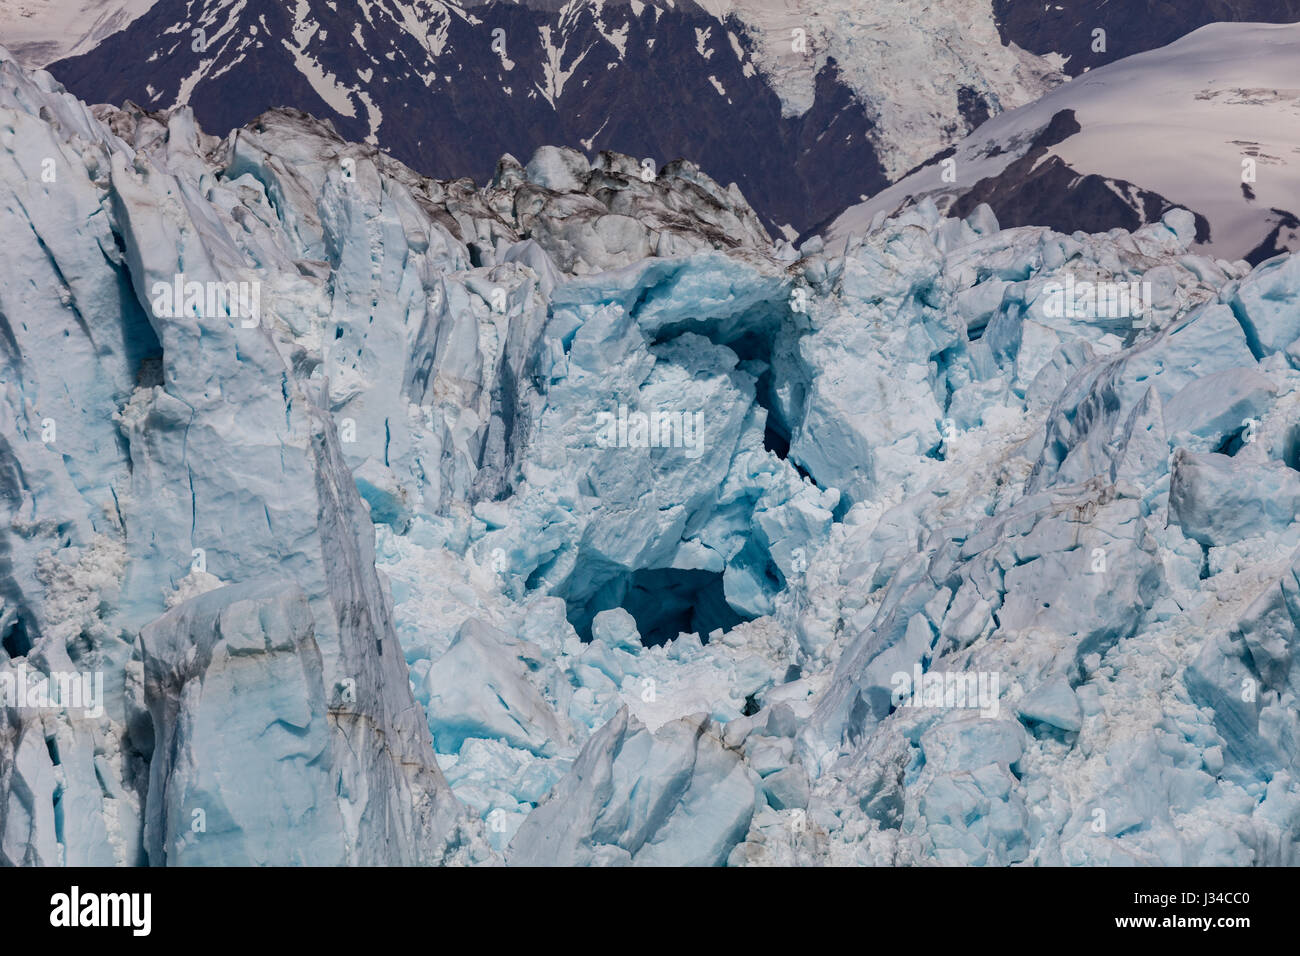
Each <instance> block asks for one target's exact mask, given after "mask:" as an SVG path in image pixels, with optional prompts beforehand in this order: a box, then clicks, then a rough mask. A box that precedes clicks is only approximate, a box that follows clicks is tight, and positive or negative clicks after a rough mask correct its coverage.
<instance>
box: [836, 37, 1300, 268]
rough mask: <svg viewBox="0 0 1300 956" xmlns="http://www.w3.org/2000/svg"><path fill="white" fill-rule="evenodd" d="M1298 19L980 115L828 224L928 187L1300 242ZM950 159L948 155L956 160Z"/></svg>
mask: <svg viewBox="0 0 1300 956" xmlns="http://www.w3.org/2000/svg"><path fill="white" fill-rule="evenodd" d="M1297 63H1300V24H1290V25H1266V24H1214V25H1211V26H1206V27H1203V28H1201V29H1200V30H1197V31H1196V32H1195V33H1193V34H1191V35H1190V36H1187V37H1185V38H1183V39H1181V40H1179V41H1177V42H1175V43H1171V44H1170V45H1169V46H1167V47H1164V48H1162V49H1159V50H1154V51H1151V52H1148V53H1142V54H1139V55H1137V56H1133V57H1130V58H1127V59H1125V60H1122V61H1120V62H1118V63H1113V64H1111V65H1109V66H1105V67H1102V68H1101V69H1098V70H1095V71H1092V72H1089V73H1087V74H1086V75H1084V76H1082V77H1079V78H1077V79H1075V80H1074V81H1072V82H1070V83H1068V84H1066V85H1064V86H1061V87H1059V88H1057V89H1056V90H1054V91H1053V92H1051V93H1049V94H1048V95H1047V96H1044V97H1043V98H1042V99H1040V100H1038V101H1037V102H1035V103H1032V104H1030V105H1028V106H1024V107H1022V108H1020V109H1017V110H1013V111H1010V112H1007V113H1004V114H1002V115H1000V116H997V117H995V118H994V119H992V120H990V121H989V122H988V123H986V124H985V125H983V126H981V127H980V128H979V129H978V130H976V131H975V132H974V133H973V134H971V135H970V136H968V137H967V138H966V139H965V140H963V141H962V142H960V143H959V144H957V146H956V148H955V150H954V151H953V152H951V153H949V154H948V155H947V156H945V157H942V158H936V159H935V160H933V161H932V163H931V164H930V165H927V166H925V167H924V168H922V169H920V170H918V171H917V172H915V173H913V174H912V175H910V176H908V177H906V178H905V179H903V180H901V181H900V182H898V183H896V184H894V185H893V186H891V187H890V188H888V189H886V190H884V191H883V192H881V193H880V194H878V195H876V196H873V197H872V198H871V199H870V201H868V202H866V203H863V204H860V205H858V206H855V207H853V208H851V209H849V210H846V211H845V212H844V213H843V214H842V215H841V216H839V217H838V218H837V219H836V220H835V221H834V223H833V224H832V225H831V226H830V228H829V230H828V236H829V237H830V238H831V239H833V240H836V241H843V240H844V239H845V238H846V237H847V236H848V235H849V234H850V233H853V232H855V231H856V232H859V233H860V232H861V231H862V230H864V229H865V228H866V227H867V226H869V225H870V223H871V221H872V219H873V218H874V217H875V216H876V215H877V214H880V213H883V214H886V215H887V214H890V213H892V212H894V211H895V210H896V209H898V208H899V207H900V206H901V205H903V204H905V203H907V202H909V201H915V200H916V199H918V198H920V197H922V196H928V197H930V198H932V199H933V200H934V201H935V202H936V203H937V204H938V205H939V207H940V208H941V209H943V210H948V209H952V210H953V211H954V212H956V213H962V214H964V213H965V212H967V211H969V210H970V209H973V208H974V206H975V205H977V204H979V203H980V202H987V203H989V204H990V205H991V206H992V207H993V209H994V211H995V212H996V213H997V215H998V217H999V219H1000V220H1001V221H1003V222H1004V223H1012V224H1031V223H1032V224H1037V225H1048V226H1053V227H1055V228H1058V229H1064V230H1066V231H1072V230H1074V229H1084V230H1087V231H1094V232H1095V231H1101V230H1104V229H1108V228H1113V227H1121V228H1129V229H1131V228H1136V227H1137V226H1138V225H1140V224H1142V223H1145V222H1149V221H1152V220H1154V219H1158V218H1159V217H1160V216H1161V215H1162V214H1163V213H1164V211H1165V210H1167V209H1168V208H1169V207H1170V206H1171V205H1179V206H1183V207H1185V208H1188V209H1191V210H1193V211H1194V212H1196V213H1197V214H1198V217H1199V219H1200V220H1201V223H1200V234H1199V235H1198V246H1199V247H1201V248H1203V249H1205V250H1207V251H1209V252H1211V253H1213V254H1214V255H1218V256H1223V257H1227V258H1232V259H1235V258H1249V259H1250V261H1252V262H1257V261H1261V260H1262V259H1264V258H1267V257H1268V256H1270V255H1273V254H1274V253H1275V252H1278V251H1282V250H1284V249H1293V248H1297V247H1300V218H1297V217H1298V216H1300V75H1298V74H1297V71H1296V64H1297ZM945 160H947V161H945Z"/></svg>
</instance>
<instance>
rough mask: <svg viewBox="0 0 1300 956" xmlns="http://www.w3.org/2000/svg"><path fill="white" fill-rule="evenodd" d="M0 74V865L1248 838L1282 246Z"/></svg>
mask: <svg viewBox="0 0 1300 956" xmlns="http://www.w3.org/2000/svg"><path fill="white" fill-rule="evenodd" d="M0 76H2V77H3V83H0V119H2V120H3V122H0V217H3V224H4V227H5V229H4V232H5V236H6V237H7V241H6V243H5V245H4V248H3V251H2V252H0V256H2V257H3V265H4V268H3V270H0V332H3V335H0V383H2V384H3V400H2V401H0V463H2V474H3V488H4V494H3V496H2V497H0V500H2V501H3V506H4V509H5V511H6V517H7V520H6V521H5V523H4V524H3V526H2V527H3V530H2V531H0V541H2V542H3V545H2V546H3V561H2V562H0V637H2V640H0V648H2V651H0V678H2V677H3V676H4V675H5V674H8V673H13V672H15V671H17V669H19V668H27V669H33V670H36V671H39V672H40V673H43V674H46V675H49V676H50V678H51V679H53V678H54V677H55V676H56V675H57V674H62V673H66V672H85V671H93V672H96V673H99V674H102V675H103V678H104V689H105V701H104V709H103V713H101V714H96V713H93V712H91V711H89V710H87V709H85V708H80V709H79V708H77V707H73V706H57V707H55V706H43V707H32V706H29V705H28V704H27V703H26V702H25V701H19V700H14V699H7V700H0V704H2V705H3V706H0V862H4V863H13V864H27V865H62V864H66V865H78V864H84V865H103V866H122V865H210V864H221V865H230V864H316V865H367V864H379V863H391V864H407V865H442V864H448V865H496V864H508V865H795V864H797V865H817V864H831V865H924V864H936V863H937V864H969V865H1011V864H1046V865H1055V864H1095V865H1107V864H1116V865H1131V864H1139V865H1149V864H1165V865H1171V864H1199V865H1247V864H1255V865H1260V864H1263V865H1286V864H1295V863H1296V862H1297V861H1298V860H1300V853H1298V852H1297V848H1298V846H1300V843H1298V839H1297V832H1298V830H1297V828H1298V826H1300V786H1298V785H1297V781H1296V775H1297V772H1300V766H1298V764H1300V726H1298V725H1297V722H1298V720H1300V718H1297V700H1296V698H1297V693H1300V658H1298V657H1297V655H1296V653H1295V648H1296V646H1297V627H1298V626H1300V526H1297V523H1296V511H1297V502H1298V501H1300V473H1298V469H1300V426H1298V425H1297V424H1296V422H1297V414H1296V413H1297V406H1298V405H1300V259H1297V258H1295V257H1294V256H1290V255H1282V256H1278V257H1275V258H1273V259H1270V260H1268V261H1266V262H1263V263H1261V264H1260V265H1258V266H1256V267H1254V268H1253V269H1252V268H1251V267H1250V266H1249V265H1248V264H1246V263H1245V262H1242V261H1237V262H1229V261H1225V260H1222V259H1214V258H1211V257H1209V256H1207V255H1204V254H1201V253H1199V252H1194V251H1192V249H1191V247H1192V245H1193V243H1194V240H1195V234H1196V224H1195V221H1194V217H1193V215H1192V214H1191V213H1190V212H1188V211H1186V210H1182V209H1174V210H1171V211H1169V212H1167V213H1166V214H1165V215H1164V217H1163V219H1162V220H1161V221H1160V222H1157V223H1152V224H1150V225H1147V226H1144V227H1142V228H1141V229H1139V230H1137V231H1136V232H1132V233H1128V232H1124V231H1121V230H1115V231H1112V232H1110V233H1106V234H1096V235H1087V234H1083V233H1075V234H1073V235H1064V234H1059V233H1056V232H1053V231H1051V230H1050V229H1047V228H1040V227H1018V228H1014V229H1001V228H1000V227H999V224H998V222H997V220H996V218H995V217H994V215H993V214H992V212H991V211H990V210H989V209H988V207H987V206H981V207H979V208H978V209H976V210H975V211H974V212H973V213H972V214H971V215H969V216H968V217H966V218H965V219H955V218H945V217H943V216H942V215H940V213H939V212H938V210H937V209H936V207H935V206H934V204H933V203H932V202H929V201H922V202H920V203H919V204H917V205H916V206H915V207H913V208H911V209H909V210H907V211H906V212H904V213H902V214H900V215H898V216H895V217H893V218H890V219H883V220H880V219H878V220H877V221H876V222H874V223H873V225H872V227H871V228H870V229H869V230H867V231H865V232H863V233H862V234H861V235H850V236H847V237H845V238H844V239H843V241H842V242H840V243H838V244H837V245H836V247H835V248H834V249H832V248H830V247H828V246H826V245H825V244H824V243H823V241H822V240H821V239H818V238H814V239H811V240H809V241H808V242H806V243H804V244H803V245H802V246H800V247H799V248H795V247H793V246H792V245H791V244H790V243H789V242H788V241H785V240H778V241H776V242H773V241H771V240H770V239H769V237H768V235H767V233H766V232H765V230H764V228H763V226H762V225H761V223H760V221H759V219H758V217H757V216H756V215H755V214H754V212H753V211H752V210H751V209H750V207H749V205H748V203H747V202H746V200H745V198H744V197H743V196H742V195H741V193H740V192H739V190H737V189H736V188H735V187H734V186H730V187H722V186H720V185H719V184H717V183H715V182H713V181H712V180H711V179H710V178H709V177H707V176H706V175H704V174H703V173H702V172H701V171H700V170H699V168H698V167H696V166H695V165H694V164H692V163H690V162H689V161H685V160H679V161H676V162H674V163H670V164H668V165H666V166H664V167H663V168H661V169H658V170H646V169H645V168H644V167H643V166H642V165H641V164H640V163H639V162H638V161H637V160H635V159H633V158H631V157H627V156H621V155H617V154H613V153H601V154H599V155H598V156H597V157H595V158H594V159H591V158H588V157H587V156H585V155H584V154H582V153H580V152H577V151H576V150H572V149H568V148H564V147H543V148H541V149H539V150H538V151H537V152H536V154H535V155H533V156H532V157H529V158H528V160H527V162H520V161H519V160H517V159H515V158H514V157H510V156H505V157H502V159H501V160H500V162H499V163H498V166H497V172H496V175H495V177H494V179H493V180H492V182H490V183H488V184H487V185H485V186H483V187H479V186H478V185H476V184H474V183H473V182H470V181H468V180H455V181H449V182H443V181H437V180H432V179H428V178H425V177H422V176H420V175H417V174H416V173H414V172H412V171H411V170H410V169H408V168H406V167H405V166H403V165H401V164H400V163H398V162H396V161H395V160H393V159H391V158H390V157H388V156H386V155H385V154H383V153H382V152H379V151H378V150H376V149H375V148H374V147H373V146H368V145H365V144H356V143H348V142H344V141H343V140H342V139H341V138H340V137H338V136H337V135H336V134H335V132H334V130H333V128H332V127H331V126H330V125H329V124H328V123H324V122H320V121H317V120H315V119H313V118H312V117H310V116H308V115H306V114H303V113H299V112H296V111H293V110H276V111H272V112H270V113H267V114H265V115H264V116H262V117H261V118H260V119H258V120H257V121H256V122H254V123H252V124H250V125H249V126H247V127H245V128H242V129H237V130H234V131H233V132H231V133H230V134H229V135H227V136H225V137H224V138H222V137H217V136H213V135H210V134H209V133H206V132H204V131H203V130H201V129H199V128H198V127H197V125H196V124H195V122H194V119H193V115H192V113H191V112H190V111H189V110H188V109H186V108H178V109H175V110H172V111H169V112H147V111H144V110H141V109H139V108H138V107H136V106H134V105H132V104H129V103H128V104H126V105H125V106H124V107H122V108H114V107H108V106H95V107H89V106H86V105H85V104H83V103H81V102H80V101H78V100H77V99H76V98H74V97H72V96H71V95H70V94H68V93H67V92H66V91H64V90H63V89H62V87H60V86H59V85H58V84H57V83H56V82H55V81H54V80H53V79H52V78H51V77H50V76H49V75H48V74H46V73H43V72H41V71H34V72H29V71H26V70H24V69H23V68H22V67H21V66H19V65H18V64H17V63H16V62H15V61H14V60H13V59H12V58H11V57H9V56H8V54H3V53H0ZM1067 277H1070V278H1071V281H1080V282H1092V283H1107V282H1114V283H1125V284H1127V283H1131V282H1141V283H1148V284H1149V288H1150V289H1151V290H1152V291H1151V302H1150V303H1149V304H1148V307H1147V308H1146V309H1144V310H1142V312H1141V314H1140V315H1128V316H1117V315H1111V314H1097V315H1094V316H1084V317H1077V316H1073V315H1070V314H1067V315H1066V316H1062V315H1060V314H1059V312H1060V310H1052V309H1049V308H1045V307H1044V303H1045V301H1046V299H1047V298H1048V297H1049V296H1050V294H1051V292H1050V290H1051V289H1052V288H1054V287H1055V288H1059V287H1060V284H1061V283H1062V282H1064V281H1065V280H1066V278H1067ZM178 281H179V282H181V284H182V287H183V288H185V287H187V286H185V285H184V284H185V283H191V282H193V283H199V284H200V287H201V288H211V286H212V284H217V285H218V286H219V287H220V288H226V284H228V283H241V282H242V283H256V284H257V288H258V290H259V294H258V296H257V301H258V302H259V308H258V313H257V314H256V315H255V316H253V317H252V321H250V320H249V317H247V316H243V315H240V314H237V310H233V309H231V308H230V307H229V303H227V308H225V309H220V310H213V309H210V308H208V307H206V306H205V305H204V304H203V302H202V301H200V300H195V301H194V302H193V303H190V301H189V299H188V296H187V298H186V302H185V308H184V309H182V310H181V312H180V314H175V315H171V314H158V312H164V313H166V312H170V311H175V310H155V309H154V308H153V307H152V304H153V301H154V292H153V290H154V288H155V286H156V285H157V284H159V283H161V284H163V285H165V286H168V287H170V286H172V285H173V284H174V283H177V282H178ZM191 305H192V307H191ZM1054 312H1055V313H1057V314H1055V315H1053V313H1054ZM918 675H919V679H918ZM5 686H6V685H5V683H4V681H3V680H0V691H3V689H4V687H5ZM968 692H969V693H968ZM990 695H992V696H990Z"/></svg>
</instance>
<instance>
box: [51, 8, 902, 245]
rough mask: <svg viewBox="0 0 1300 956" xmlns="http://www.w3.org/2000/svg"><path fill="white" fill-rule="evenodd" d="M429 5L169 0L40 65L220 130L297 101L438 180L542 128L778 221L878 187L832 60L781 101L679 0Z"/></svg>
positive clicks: (470, 172)
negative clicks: (811, 88)
mask: <svg viewBox="0 0 1300 956" xmlns="http://www.w3.org/2000/svg"><path fill="white" fill-rule="evenodd" d="M420 11H421V12H420V15H421V16H422V17H423V19H422V21H421V22H418V23H413V22H411V20H410V18H411V17H412V16H415V15H416V14H415V8H414V7H412V5H410V4H399V3H396V2H391V0H379V2H376V3H373V4H368V5H367V6H366V8H365V9H364V10H363V8H361V7H359V6H357V5H354V4H350V3H333V2H327V0H299V2H298V3H297V4H296V5H287V4H284V3H281V2H275V0H248V2H245V3H240V4H238V5H236V6H233V7H232V6H229V5H227V4H223V3H221V2H213V0H208V2H203V0H161V2H159V3H158V4H156V5H155V6H154V7H153V8H152V9H151V10H149V12H148V13H146V14H144V15H143V16H141V17H140V18H139V19H137V20H136V21H134V22H133V23H132V24H131V25H130V27H128V28H127V29H126V30H124V31H122V32H120V33H118V34H115V35H113V36H111V37H109V38H108V39H106V40H105V41H103V42H102V43H101V44H100V45H99V46H98V47H96V48H95V49H94V50H93V51H92V52H90V53H87V54H85V55H82V56H78V57H74V58H71V59H67V60H63V61H60V62H58V63H55V64H52V65H51V66H50V71H51V72H52V73H53V74H54V75H55V76H56V77H57V78H58V79H59V80H60V81H61V82H63V83H64V84H65V85H66V86H67V87H68V89H69V90H71V91H72V92H74V93H75V94H77V95H78V96H80V97H83V98H84V99H86V100H88V101H91V102H110V103H117V104H120V103H123V102H124V101H127V100H132V101H134V102H136V103H138V104H140V105H141V106H144V107H145V108H165V107H168V106H170V105H172V104H173V103H174V102H176V100H177V99H178V96H180V95H181V94H182V93H184V94H186V95H187V98H188V102H189V104H190V105H191V106H192V107H193V109H194V112H195V115H196V117H197V118H198V120H199V121H200V123H201V124H202V125H203V126H204V128H205V129H207V130H210V131H213V132H216V133H223V132H224V131H226V130H229V129H232V128H236V127H239V126H242V125H244V124H245V123H247V122H249V121H250V120H252V119H254V118H255V117H256V116H258V115H259V114H261V113H262V112H264V111H265V110H267V109H270V108H274V107H279V106H291V107H295V108H298V109H301V110H305V111H306V112H308V113H311V114H313V115H315V116H318V117H321V118H324V119H328V120H330V121H331V122H332V123H333V124H334V126H335V128H336V129H337V130H338V132H339V133H340V134H341V135H342V136H343V137H345V138H348V139H355V140H367V141H369V142H372V143H378V144H379V145H381V146H382V147H383V148H384V149H385V150H387V151H388V152H390V153H391V154H392V155H393V156H395V157H396V158H398V159H400V160H402V161H403V162H405V163H407V164H408V165H410V166H411V167H413V168H415V169H418V170H420V171H421V172H424V173H426V174H429V175H433V176H437V177H439V178H443V179H447V178H457V177H466V176H467V177H471V178H473V179H475V180H476V181H477V182H479V183H483V182H485V181H486V180H488V179H489V178H490V177H491V175H492V173H493V170H494V169H495V166H496V162H497V159H498V158H499V157H500V156H501V155H503V154H505V153H510V154H512V155H514V156H516V157H518V158H519V159H521V160H525V161H526V160H527V159H528V157H529V156H530V155H531V154H532V152H533V151H534V150H535V149H536V148H537V147H538V146H541V145H544V144H564V145H569V146H573V147H580V148H582V149H584V150H586V151H587V153H588V154H589V155H591V156H594V155H595V154H596V153H597V152H599V151H600V150H605V149H609V150H615V151H618V152H622V153H627V154H630V155H634V156H638V157H645V158H651V159H653V160H654V162H655V166H656V168H658V167H661V166H663V165H664V164H665V163H668V162H670V161H672V160H675V159H678V158H681V157H687V158H690V159H691V160H692V161H694V162H696V163H698V164H699V165H700V167H701V168H702V169H703V170H704V171H705V172H706V173H708V174H709V175H710V176H711V177H713V178H714V179H715V180H717V181H719V182H721V183H724V184H725V183H728V182H735V183H736V184H737V185H738V186H739V187H740V189H741V190H742V192H743V193H744V195H745V196H746V197H747V199H748V200H749V201H750V202H751V203H752V205H753V206H754V208H755V209H756V210H757V211H758V213H759V215H760V216H761V217H762V219H763V221H764V223H765V225H766V226H767V227H768V228H769V230H771V231H773V232H774V233H775V234H778V235H779V234H780V233H781V232H782V231H783V230H782V227H784V226H786V225H789V226H792V227H793V229H794V231H795V232H798V231H802V230H803V229H804V228H806V227H807V226H809V225H811V224H812V223H814V222H817V221H819V220H821V219H824V218H826V217H827V216H829V215H831V214H833V213H834V212H836V211H838V210H839V209H841V208H843V207H844V206H846V205H848V204H850V203H852V202H855V201H857V200H858V199H859V198H860V197H861V196H862V195H864V194H866V195H869V194H871V193H873V192H875V191H877V190H878V189H880V188H882V187H883V186H885V185H886V184H887V183H886V180H885V176H884V172H883V170H882V169H881V166H880V163H879V162H878V159H877V156H876V153H875V151H874V148H873V146H872V144H871V143H870V142H869V140H868V137H867V133H868V130H869V129H870V128H871V123H870V121H869V119H868V118H867V115H866V113H865V111H864V109H863V107H862V105H861V104H860V103H859V102H858V101H857V100H856V99H855V97H854V96H853V94H852V92H851V91H850V90H849V89H848V87H846V86H845V85H844V83H843V82H842V81H841V79H840V76H839V72H838V69H837V65H836V64H835V63H834V62H833V61H830V62H827V63H826V65H825V66H824V67H823V68H822V69H821V71H820V73H819V74H818V76H817V82H816V98H815V102H814V104H813V106H812V108H811V109H809V110H808V111H807V112H806V113H804V114H803V115H800V116H783V115H782V105H781V102H780V99H779V98H778V96H777V94H776V93H775V92H773V90H772V89H771V88H770V86H769V85H768V83H767V81H766V80H765V79H764V77H763V74H762V73H761V72H759V71H758V70H756V68H755V66H754V63H753V61H752V58H751V52H750V50H749V49H748V46H747V41H746V39H745V37H744V34H743V33H742V32H741V31H740V30H739V29H737V30H735V31H728V30H727V28H726V26H727V25H726V24H725V23H723V22H720V21H719V20H717V19H716V18H715V17H713V16H711V15H710V14H708V13H707V12H705V11H704V10H703V9H701V8H700V7H698V6H696V5H694V4H693V3H691V2H689V0H687V2H684V3H676V4H674V5H673V6H672V7H671V8H664V7H660V6H655V5H652V4H645V5H642V4H639V3H638V4H618V5H610V6H606V7H599V6H595V5H589V4H574V5H566V6H565V7H563V8H561V9H558V10H555V9H551V10H547V9H544V8H541V7H537V6H523V5H520V4H515V3H498V2H493V3H489V4H486V5H484V6H474V7H473V8H472V9H461V8H459V7H455V6H451V5H444V4H431V5H427V6H425V5H422V6H421V8H420ZM196 30H203V31H204V36H203V37H202V39H203V40H204V41H205V44H202V46H203V47H204V48H203V49H202V50H196V49H194V47H195V46H196V45H200V44H198V43H197V42H196V39H195V34H194V31H196ZM729 33H730V35H728V34H729ZM145 51H152V52H145Z"/></svg>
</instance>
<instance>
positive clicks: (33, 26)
mask: <svg viewBox="0 0 1300 956" xmlns="http://www.w3.org/2000/svg"><path fill="white" fill-rule="evenodd" d="M153 3H154V0H0V42H3V43H4V44H5V45H6V46H7V47H8V49H9V51H10V52H11V53H13V55H14V56H16V57H17V58H18V59H19V60H20V61H21V62H22V63H24V64H26V65H27V66H29V67H33V68H35V67H41V66H45V65H46V64H48V63H53V62H54V61H55V60H61V59H63V58H64V57H67V56H77V55H78V54H81V53H85V52H87V51H89V50H92V49H94V47H95V45H96V44H97V43H99V42H100V41H101V40H103V39H104V38H105V37H108V36H111V35H112V34H114V33H117V32H118V31H119V30H124V29H126V27H127V26H129V25H130V23H131V21H132V20H134V19H135V18H136V17H138V16H140V14H142V13H144V12H145V11H146V10H148V9H149V8H150V7H151V6H153Z"/></svg>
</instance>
